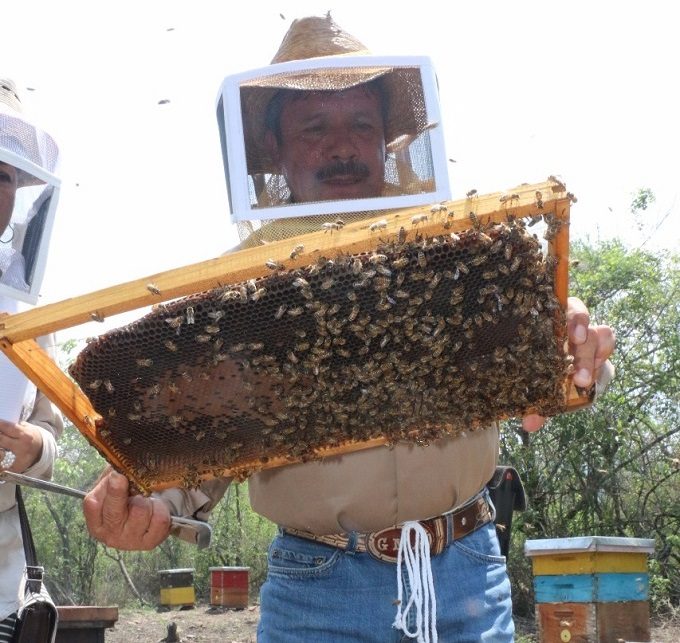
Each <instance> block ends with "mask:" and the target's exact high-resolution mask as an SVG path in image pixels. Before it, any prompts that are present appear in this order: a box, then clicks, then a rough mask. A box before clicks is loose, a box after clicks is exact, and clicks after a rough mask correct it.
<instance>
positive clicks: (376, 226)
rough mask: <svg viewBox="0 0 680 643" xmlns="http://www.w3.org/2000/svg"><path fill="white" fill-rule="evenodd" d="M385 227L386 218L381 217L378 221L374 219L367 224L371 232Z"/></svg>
mask: <svg viewBox="0 0 680 643" xmlns="http://www.w3.org/2000/svg"><path fill="white" fill-rule="evenodd" d="M386 227H387V219H381V220H380V221H376V222H375V223H371V225H369V226H368V229H369V230H370V231H371V232H376V231H377V230H384V229H385V228H386Z"/></svg>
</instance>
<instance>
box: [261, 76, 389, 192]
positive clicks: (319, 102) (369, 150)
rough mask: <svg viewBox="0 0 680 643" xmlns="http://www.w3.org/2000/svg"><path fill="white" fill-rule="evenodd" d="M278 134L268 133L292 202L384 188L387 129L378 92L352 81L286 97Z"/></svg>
mask: <svg viewBox="0 0 680 643" xmlns="http://www.w3.org/2000/svg"><path fill="white" fill-rule="evenodd" d="M280 123H281V140H280V142H279V141H277V140H276V138H275V136H274V134H273V133H272V132H268V133H267V143H268V145H269V146H270V149H271V151H272V155H273V157H274V158H275V159H277V160H278V162H279V165H280V168H281V172H282V174H283V175H284V176H285V178H286V182H287V183H288V186H289V187H290V190H291V193H292V195H293V200H294V201H295V202H298V203H299V202H311V201H327V200H335V199H363V198H370V197H377V196H380V195H381V194H382V190H383V184H384V174H385V134H384V123H383V117H382V106H381V102H380V96H379V95H378V93H377V92H376V91H374V90H372V89H369V88H366V87H354V88H352V89H348V90H345V91H342V92H305V93H304V94H302V95H296V96H294V97H292V98H291V97H286V98H284V101H283V104H282V107H281V120H280Z"/></svg>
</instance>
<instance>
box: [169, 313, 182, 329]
mask: <svg viewBox="0 0 680 643" xmlns="http://www.w3.org/2000/svg"><path fill="white" fill-rule="evenodd" d="M183 321H184V317H183V316H181V315H180V316H179V317H167V318H166V319H165V323H166V324H167V325H168V326H170V328H172V329H175V330H179V327H180V326H181V325H182V322H183Z"/></svg>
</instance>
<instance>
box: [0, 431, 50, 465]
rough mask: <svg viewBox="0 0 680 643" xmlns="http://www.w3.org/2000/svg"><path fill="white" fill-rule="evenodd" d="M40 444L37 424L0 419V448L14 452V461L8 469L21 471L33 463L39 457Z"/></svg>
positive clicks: (40, 435)
mask: <svg viewBox="0 0 680 643" xmlns="http://www.w3.org/2000/svg"><path fill="white" fill-rule="evenodd" d="M42 446H43V442H42V434H41V432H40V429H39V428H38V427H37V426H33V425H32V424H28V423H27V422H19V423H16V422H7V421H6V420H0V449H5V450H6V451H11V452H12V453H13V454H14V463H13V464H12V466H10V467H9V471H13V472H14V473H23V472H24V471H26V469H28V468H29V467H30V466H31V465H34V464H35V463H36V462H37V461H38V459H39V458H40V455H41V453H42ZM0 459H1V458H0Z"/></svg>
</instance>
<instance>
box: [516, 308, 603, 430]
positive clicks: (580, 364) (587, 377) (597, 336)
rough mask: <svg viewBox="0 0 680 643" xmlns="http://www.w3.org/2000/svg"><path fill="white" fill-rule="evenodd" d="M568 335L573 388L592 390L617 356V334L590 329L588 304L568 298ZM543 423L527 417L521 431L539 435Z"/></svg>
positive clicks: (537, 416)
mask: <svg viewBox="0 0 680 643" xmlns="http://www.w3.org/2000/svg"><path fill="white" fill-rule="evenodd" d="M567 334H568V335H569V354H570V355H573V356H574V384H576V386H582V387H587V386H590V385H591V384H592V383H593V382H594V381H595V380H596V379H597V371H598V369H599V368H600V367H601V366H602V364H604V363H605V362H606V361H607V359H608V358H609V356H610V355H611V354H612V353H613V352H614V345H615V343H616V340H615V338H614V331H612V329H611V328H609V326H600V325H591V324H590V314H589V313H588V309H587V308H586V306H585V304H584V303H583V302H582V301H581V300H580V299H577V298H576V297H569V301H568V303H567ZM544 422H545V419H544V418H542V417H541V416H540V415H527V416H526V417H525V418H523V419H522V427H523V428H524V430H525V431H538V429H540V428H541V427H542V426H543V423H544Z"/></svg>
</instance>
